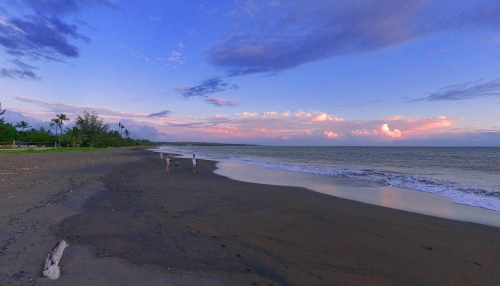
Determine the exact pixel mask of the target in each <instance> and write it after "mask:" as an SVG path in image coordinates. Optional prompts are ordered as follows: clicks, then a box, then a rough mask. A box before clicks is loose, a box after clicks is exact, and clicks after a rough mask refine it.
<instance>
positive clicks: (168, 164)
mask: <svg viewBox="0 0 500 286" xmlns="http://www.w3.org/2000/svg"><path fill="white" fill-rule="evenodd" d="M169 168H170V154H167V155H165V172H170V169H169Z"/></svg>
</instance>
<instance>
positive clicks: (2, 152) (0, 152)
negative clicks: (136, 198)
mask: <svg viewBox="0 0 500 286" xmlns="http://www.w3.org/2000/svg"><path fill="white" fill-rule="evenodd" d="M104 150H109V148H93V147H58V148H43V149H42V148H41V149H37V148H17V149H2V150H0V156H2V155H8V154H36V153H66V152H98V151H104Z"/></svg>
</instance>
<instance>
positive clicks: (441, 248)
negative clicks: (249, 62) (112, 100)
mask: <svg viewBox="0 0 500 286" xmlns="http://www.w3.org/2000/svg"><path fill="white" fill-rule="evenodd" d="M174 161H179V162H180V165H179V166H171V171H170V172H169V173H166V172H165V171H164V162H163V160H160V159H159V156H158V154H156V153H153V152H151V151H148V150H144V149H110V150H105V151H100V152H85V153H83V152H71V153H52V154H31V155H4V156H0V285H73V286H77V285H500V272H499V271H498V261H500V228H496V227H491V226H486V225H480V224H474V223H466V222H460V221H453V220H447V219H442V218H436V217H431V216H425V215H420V214H415V213H410V212H405V211H401V210H394V209H389V208H384V207H380V206H374V205H369V204H364V203H360V202H355V201H351V200H346V199H340V198H337V197H333V196H329V195H325V194H321V193H317V192H313V191H310V190H308V189H305V188H298V187H285V186H271V185H263V184H254V183H246V182H240V181H235V180H231V179H228V178H226V177H223V176H220V175H217V174H214V173H213V171H214V170H215V168H216V167H215V165H216V162H212V161H204V160H198V169H197V172H196V173H193V172H192V171H191V163H190V160H189V159H174ZM61 239H65V240H66V241H67V242H68V243H69V245H70V247H69V248H67V249H66V250H65V252H64V255H63V257H62V260H61V263H60V267H61V277H60V278H59V279H57V280H54V281H52V280H48V279H47V278H43V277H41V273H42V269H43V265H44V261H45V257H46V255H47V253H48V251H49V250H50V249H51V248H52V247H53V246H54V245H55V244H56V243H57V242H58V241H60V240H61Z"/></svg>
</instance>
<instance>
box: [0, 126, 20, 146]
mask: <svg viewBox="0 0 500 286" xmlns="http://www.w3.org/2000/svg"><path fill="white" fill-rule="evenodd" d="M16 139H17V131H16V128H14V126H12V124H9V123H3V122H0V142H2V143H7V142H8V143H9V144H10V143H11V142H12V141H13V140H16Z"/></svg>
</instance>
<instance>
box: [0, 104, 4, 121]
mask: <svg viewBox="0 0 500 286" xmlns="http://www.w3.org/2000/svg"><path fill="white" fill-rule="evenodd" d="M0 110H2V103H1V102H0ZM4 113H5V109H4V110H3V111H0V115H2V114H4ZM0 123H3V117H2V118H0Z"/></svg>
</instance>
